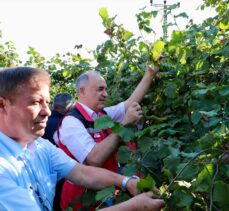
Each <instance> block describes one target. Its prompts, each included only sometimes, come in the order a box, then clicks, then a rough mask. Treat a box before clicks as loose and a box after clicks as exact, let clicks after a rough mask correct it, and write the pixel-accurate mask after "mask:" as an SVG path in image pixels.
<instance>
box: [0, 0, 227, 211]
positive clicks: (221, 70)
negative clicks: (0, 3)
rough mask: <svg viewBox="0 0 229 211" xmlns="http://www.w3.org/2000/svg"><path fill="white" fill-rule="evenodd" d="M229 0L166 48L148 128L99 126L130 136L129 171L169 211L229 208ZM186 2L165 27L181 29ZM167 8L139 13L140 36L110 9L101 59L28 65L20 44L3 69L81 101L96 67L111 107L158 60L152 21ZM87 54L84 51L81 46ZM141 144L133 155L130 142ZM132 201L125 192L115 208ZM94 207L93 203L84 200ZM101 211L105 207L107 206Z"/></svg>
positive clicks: (8, 51)
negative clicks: (79, 90)
mask: <svg viewBox="0 0 229 211" xmlns="http://www.w3.org/2000/svg"><path fill="white" fill-rule="evenodd" d="M228 5H229V1H228V0H218V1H216V0H205V1H204V4H203V6H202V7H201V9H203V10H204V8H205V7H208V6H211V7H215V8H216V11H217V13H218V14H217V16H215V17H214V18H208V19H206V20H205V21H204V22H203V23H202V24H200V25H195V24H193V23H192V20H190V21H189V24H188V26H187V27H186V29H185V30H182V31H181V30H179V27H178V26H177V30H174V31H173V32H172V34H171V36H170V37H164V38H161V39H160V40H161V41H162V42H163V43H164V44H165V45H164V48H163V52H162V54H163V55H164V56H165V59H164V61H163V63H161V64H160V73H159V76H158V77H157V78H156V79H155V81H154V82H153V84H152V86H151V88H150V90H149V92H148V94H147V95H146V96H145V98H144V100H143V102H142V107H143V111H144V119H143V121H142V125H143V128H142V129H141V130H137V129H136V128H135V127H127V128H123V127H122V126H120V125H117V124H116V123H112V122H111V121H110V119H109V118H105V119H102V120H98V122H97V123H96V125H97V127H98V128H103V127H107V126H109V127H110V128H111V129H112V130H113V131H115V132H116V133H118V134H119V135H120V136H121V137H123V143H122V144H121V145H120V147H119V150H118V159H119V162H120V163H121V164H122V166H123V168H122V173H124V174H126V175H133V174H135V173H136V172H138V173H139V174H140V175H141V176H142V177H144V179H142V180H141V181H140V183H139V189H141V190H142V191H147V190H153V191H154V192H155V193H157V194H158V195H159V197H161V198H164V199H165V200H166V202H167V203H166V208H165V209H166V210H229V185H228V184H229V165H228V153H229V152H228V151H229V132H228V126H229V105H228V98H229V83H228V80H229V78H228V76H229V75H228V72H229V68H228V64H229V60H228V55H229V36H228V29H229V21H228V20H229V16H228ZM178 7H179V4H174V5H170V6H168V7H167V13H168V15H171V16H172V17H173V18H174V19H173V21H172V22H170V23H168V24H167V25H166V26H164V27H165V28H164V29H166V28H169V27H171V26H174V25H175V26H176V25H177V24H176V20H177V19H178V18H188V16H187V14H186V13H180V14H176V8H178ZM161 12H162V11H161V10H154V11H146V10H145V9H143V10H142V11H141V12H140V13H138V14H136V17H137V20H138V24H139V30H140V31H141V32H142V36H141V37H135V36H134V34H133V33H132V32H129V31H128V30H126V29H124V28H123V26H122V25H118V24H116V22H115V17H109V14H108V11H107V10H106V8H101V10H100V16H101V18H102V22H103V25H104V28H105V31H104V32H105V33H106V34H107V35H108V39H107V41H105V42H104V43H101V44H99V45H98V46H97V48H96V49H95V50H94V51H93V56H94V59H89V58H83V57H82V56H81V55H80V53H77V54H73V53H71V52H69V53H67V54H64V55H60V54H56V55H55V56H54V57H52V58H51V59H50V60H46V59H45V58H44V57H42V56H40V54H39V53H38V52H37V51H36V50H35V49H33V48H29V50H28V55H29V60H28V61H26V62H25V64H22V62H21V61H20V60H19V59H18V58H19V55H18V54H17V51H16V48H15V46H14V44H13V42H10V41H9V42H6V43H1V42H0V67H10V66H15V65H27V66H34V67H39V68H44V69H47V70H48V71H49V72H50V74H51V76H52V82H53V85H52V89H51V96H52V97H53V96H54V95H55V94H56V93H59V92H63V91H64V92H69V93H71V94H72V95H75V91H74V81H75V79H76V77H77V76H78V75H79V74H80V73H81V72H83V71H86V70H91V69H96V70H98V71H100V72H101V74H102V75H104V77H105V79H106V81H107V84H108V92H109V94H110V97H109V99H108V100H107V104H108V105H111V104H115V103H117V102H120V101H122V100H125V99H126V98H127V97H128V96H129V95H130V93H131V92H132V91H133V89H134V88H135V86H136V84H137V83H138V82H139V80H140V79H141V77H142V76H143V74H144V70H145V66H146V63H147V62H149V61H150V60H152V52H153V50H152V49H153V46H154V44H155V41H156V40H146V38H145V35H146V34H152V35H153V33H154V30H153V29H152V28H151V25H150V23H151V21H152V20H153V19H154V18H155V17H157V15H158V14H159V13H161ZM76 48H78V49H81V48H82V46H76ZM131 140H132V141H133V140H134V141H135V142H136V143H137V146H138V148H137V150H136V151H130V149H129V148H128V147H127V146H126V142H129V141H131ZM112 191H113V188H110V189H105V190H103V191H101V192H99V193H98V194H97V199H98V200H99V201H103V200H105V199H106V198H107V197H109V196H110V195H111V194H112ZM128 197H129V196H128V195H127V194H126V193H120V194H119V197H118V199H117V200H116V202H119V201H122V200H124V199H126V198H128ZM86 201H88V198H87V199H86V200H85V202H86ZM101 206H105V204H104V203H102V204H101Z"/></svg>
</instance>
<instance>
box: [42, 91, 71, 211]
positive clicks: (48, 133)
mask: <svg viewBox="0 0 229 211" xmlns="http://www.w3.org/2000/svg"><path fill="white" fill-rule="evenodd" d="M73 105H74V100H73V97H72V96H71V95H70V94H67V93H60V94H57V95H56V96H55V97H54V101H53V107H52V113H51V116H50V117H49V118H48V122H47V126H46V128H45V134H44V135H43V138H45V139H48V140H49V141H50V142H51V143H53V144H54V145H56V146H57V144H56V143H55V142H54V140H53V135H54V133H55V132H56V130H57V128H58V125H59V122H60V120H61V119H62V118H63V117H64V115H65V114H66V113H68V112H69V111H70V110H71V109H72V108H73ZM64 181H65V180H64V179H61V180H60V181H59V182H57V185H56V193H55V197H54V202H53V209H54V210H55V211H61V207H60V199H61V191H62V187H63V184H64Z"/></svg>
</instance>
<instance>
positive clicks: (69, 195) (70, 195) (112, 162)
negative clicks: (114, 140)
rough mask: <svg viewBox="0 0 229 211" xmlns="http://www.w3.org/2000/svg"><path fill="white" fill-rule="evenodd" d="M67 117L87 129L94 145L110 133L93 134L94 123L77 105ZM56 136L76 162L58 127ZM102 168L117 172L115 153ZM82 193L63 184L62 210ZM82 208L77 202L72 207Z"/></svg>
mask: <svg viewBox="0 0 229 211" xmlns="http://www.w3.org/2000/svg"><path fill="white" fill-rule="evenodd" d="M69 115H70V116H74V117H76V118H77V119H79V120H80V121H81V122H82V123H83V125H84V126H85V128H86V129H87V131H88V132H89V134H90V135H91V137H92V138H93V139H94V141H95V142H96V143H99V142H101V141H103V140H104V139H105V138H106V137H107V136H108V135H109V134H110V133H111V131H110V129H109V128H108V129H106V130H101V131H98V132H94V121H93V119H92V118H91V117H90V116H89V115H88V114H87V112H86V111H85V110H84V108H83V107H82V106H81V105H80V104H79V103H76V106H75V108H74V109H73V110H72V111H71V112H70V113H69V114H68V115H67V116H69ZM103 115H106V114H105V112H100V113H99V116H103ZM60 125H61V123H60ZM57 135H58V145H59V147H60V148H61V149H62V150H63V151H64V152H65V153H66V154H67V155H69V156H70V157H71V158H73V159H75V160H77V159H76V158H75V157H74V156H73V155H72V154H71V152H70V151H69V150H68V148H67V147H66V146H65V145H63V144H62V143H61V141H60V134H59V127H58V130H57ZM102 168H106V169H108V170H110V171H113V172H117V157H116V153H114V155H111V156H110V157H109V158H108V160H107V161H106V162H105V163H104V165H103V166H102ZM84 192H85V188H82V187H79V186H76V185H73V184H72V183H70V182H68V181H66V182H65V183H64V186H63V189H62V193H61V207H62V209H66V208H67V207H68V205H69V203H70V202H72V201H73V200H74V199H75V198H76V197H78V196H80V195H81V194H82V193H84ZM83 207H84V206H83V205H82V203H80V202H79V203H77V204H76V205H75V206H74V207H73V210H76V211H77V209H79V208H83ZM90 210H95V207H90Z"/></svg>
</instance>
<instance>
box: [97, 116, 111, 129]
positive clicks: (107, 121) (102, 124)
mask: <svg viewBox="0 0 229 211" xmlns="http://www.w3.org/2000/svg"><path fill="white" fill-rule="evenodd" d="M113 126H114V123H113V120H112V118H111V117H110V116H107V115H105V116H102V117H99V118H97V119H96V120H95V130H104V129H107V128H112V127H113Z"/></svg>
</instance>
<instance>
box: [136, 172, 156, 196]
mask: <svg viewBox="0 0 229 211" xmlns="http://www.w3.org/2000/svg"><path fill="white" fill-rule="evenodd" d="M137 188H138V190H140V191H142V192H145V191H153V190H155V181H154V179H153V178H152V177H151V176H150V175H149V174H148V175H147V177H145V178H143V179H140V181H139V182H138V183H137Z"/></svg>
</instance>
